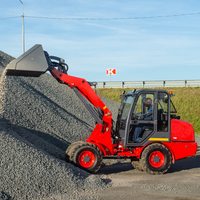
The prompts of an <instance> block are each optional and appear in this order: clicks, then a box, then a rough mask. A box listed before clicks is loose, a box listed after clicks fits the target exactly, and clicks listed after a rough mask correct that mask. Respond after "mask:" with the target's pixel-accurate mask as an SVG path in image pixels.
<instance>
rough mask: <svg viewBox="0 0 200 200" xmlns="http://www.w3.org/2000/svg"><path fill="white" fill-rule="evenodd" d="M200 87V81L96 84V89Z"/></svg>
mask: <svg viewBox="0 0 200 200" xmlns="http://www.w3.org/2000/svg"><path fill="white" fill-rule="evenodd" d="M154 87H163V88H164V87H200V80H177V81H176V80H170V81H110V82H96V88H154Z"/></svg>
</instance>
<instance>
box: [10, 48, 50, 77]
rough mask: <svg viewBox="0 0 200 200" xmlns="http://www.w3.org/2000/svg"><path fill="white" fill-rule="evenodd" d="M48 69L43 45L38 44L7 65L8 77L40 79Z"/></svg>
mask: <svg viewBox="0 0 200 200" xmlns="http://www.w3.org/2000/svg"><path fill="white" fill-rule="evenodd" d="M47 69H48V64H47V60H46V57H45V54H44V51H43V48H42V45H39V44H36V45H35V46H33V47H32V48H31V49H29V50H28V51H26V52H25V53H24V54H22V55H21V56H20V57H19V58H17V59H15V60H13V61H11V62H10V63H9V64H8V65H7V72H6V75H12V76H31V77H39V76H40V75H41V74H43V73H45V72H46V71H47Z"/></svg>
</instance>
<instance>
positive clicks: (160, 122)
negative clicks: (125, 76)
mask: <svg viewBox="0 0 200 200" xmlns="http://www.w3.org/2000/svg"><path fill="white" fill-rule="evenodd" d="M171 96H173V95H172V94H170V93H168V92H167V91H165V90H153V89H142V90H133V91H131V92H128V93H126V94H125V95H122V102H121V106H120V109H119V112H118V119H117V125H116V143H117V142H118V141H121V143H122V144H123V145H124V147H126V146H144V145H145V144H147V143H149V141H158V140H159V141H165V142H170V126H171V123H170V122H171V121H170V119H171V117H173V118H178V117H176V115H175V113H176V109H175V107H174V105H173V103H172V101H171ZM179 119H180V117H179Z"/></svg>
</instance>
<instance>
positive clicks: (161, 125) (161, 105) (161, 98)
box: [157, 92, 169, 132]
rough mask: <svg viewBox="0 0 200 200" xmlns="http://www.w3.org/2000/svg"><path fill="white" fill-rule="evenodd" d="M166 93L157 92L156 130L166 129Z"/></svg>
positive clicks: (162, 130)
mask: <svg viewBox="0 0 200 200" xmlns="http://www.w3.org/2000/svg"><path fill="white" fill-rule="evenodd" d="M168 99H169V97H168V94H167V93H165V92H159V93H158V113H157V115H158V116H157V119H158V123H157V131H158V132H167V131H168V105H169V104H168Z"/></svg>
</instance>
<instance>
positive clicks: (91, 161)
mask: <svg viewBox="0 0 200 200" xmlns="http://www.w3.org/2000/svg"><path fill="white" fill-rule="evenodd" d="M70 160H71V161H72V162H73V163H74V164H75V165H76V166H78V167H80V168H83V169H85V170H86V171H89V172H92V173H95V172H97V171H98V170H99V168H100V167H101V163H102V155H101V152H100V150H99V148H98V147H97V146H95V145H94V144H91V143H86V142H84V143H80V144H78V145H76V146H75V147H74V148H73V149H72V151H71V154H70Z"/></svg>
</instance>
